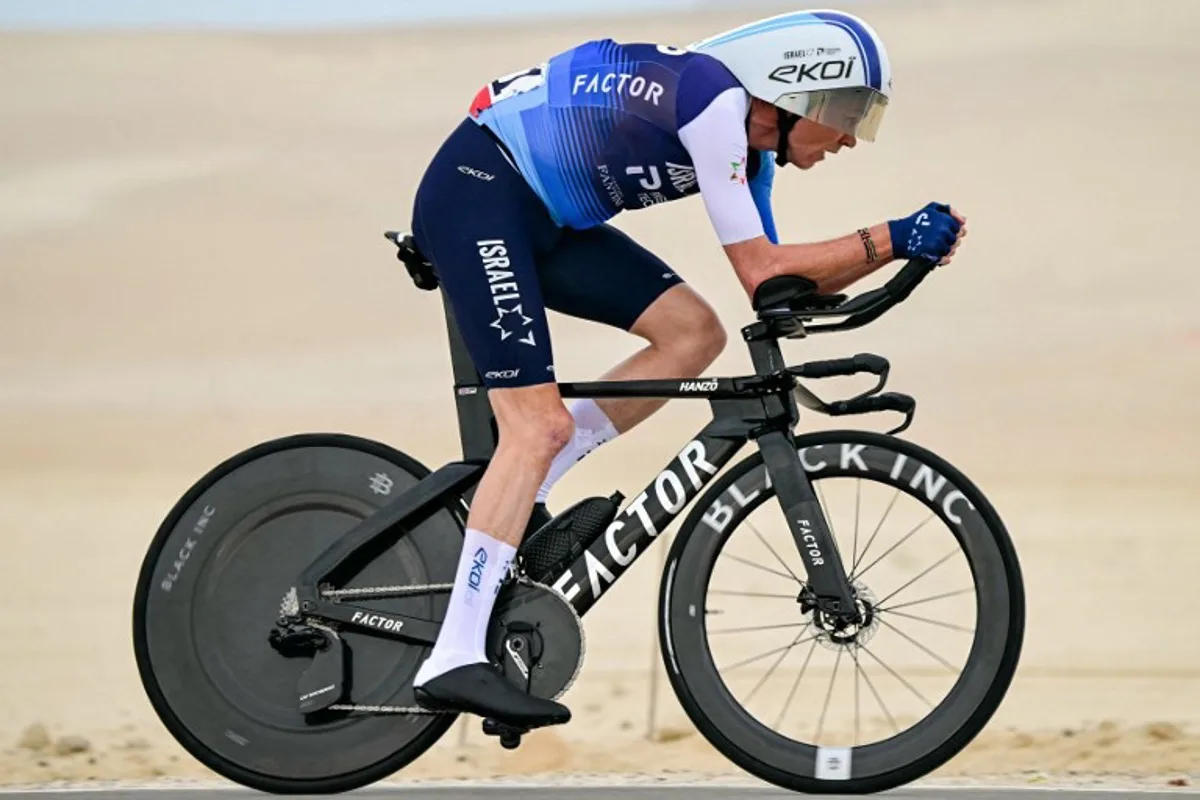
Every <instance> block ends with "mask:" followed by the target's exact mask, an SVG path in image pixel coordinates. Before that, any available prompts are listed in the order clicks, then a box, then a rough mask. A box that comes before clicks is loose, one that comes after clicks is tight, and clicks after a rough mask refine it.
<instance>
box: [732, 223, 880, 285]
mask: <svg viewBox="0 0 1200 800" xmlns="http://www.w3.org/2000/svg"><path fill="white" fill-rule="evenodd" d="M867 230H868V231H869V232H870V234H871V239H872V240H873V242H874V244H875V260H874V261H871V262H869V263H868V261H867V250H866V247H865V246H864V244H863V240H862V237H860V236H859V235H858V234H857V233H852V234H849V235H847V236H842V237H839V238H837V239H830V240H828V241H824V242H813V243H811V244H780V245H775V244H771V242H770V241H769V240H768V239H767V238H766V237H765V236H758V237H756V238H753V239H747V240H745V241H742V242H734V243H733V244H727V245H725V255H726V256H728V257H729V261H730V263H731V264H733V270H734V272H735V273H737V276H738V280H740V281H741V283H742V288H744V289H745V290H746V294H747V295H748V296H750V297H753V296H754V290H755V289H756V288H757V287H758V285H759V284H760V283H762V282H763V281H765V280H766V279H767V278H773V277H775V276H776V275H801V276H803V277H805V278H808V279H809V280H812V281H814V282H815V283H816V284H817V291H818V292H819V293H820V294H833V293H835V292H840V291H841V290H842V289H845V288H846V287H847V286H849V285H850V284H852V283H854V282H855V281H858V280H859V279H861V278H864V277H866V276H867V275H870V274H871V273H872V272H874V271H875V270H877V269H879V268H880V267H883V266H885V265H887V264H889V263H891V262H892V260H893V259H892V237H891V235H890V233H889V232H888V226H887V223H886V222H884V223H880V224H878V225H874V226H872V227H870V228H868V229H867Z"/></svg>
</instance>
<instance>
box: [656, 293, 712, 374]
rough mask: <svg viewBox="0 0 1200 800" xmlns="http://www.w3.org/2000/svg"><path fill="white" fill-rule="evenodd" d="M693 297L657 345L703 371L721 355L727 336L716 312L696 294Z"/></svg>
mask: <svg viewBox="0 0 1200 800" xmlns="http://www.w3.org/2000/svg"><path fill="white" fill-rule="evenodd" d="M694 297H695V301H694V302H693V303H691V304H690V308H689V310H688V313H687V314H685V315H683V316H681V317H679V318H678V319H677V320H676V325H675V329H674V331H673V332H672V334H671V335H670V336H668V337H665V339H664V341H663V342H660V343H658V344H659V346H664V345H665V346H666V347H668V348H671V349H674V350H678V351H681V354H682V355H684V356H686V360H687V362H688V363H689V365H690V366H692V367H694V368H695V369H704V368H705V367H707V366H708V365H709V364H711V363H712V362H714V361H716V360H717V357H718V356H719V355H721V352H722V351H723V350H724V349H725V345H726V343H727V337H726V335H725V328H724V326H722V325H721V319H720V318H719V317H718V316H717V312H716V311H714V310H713V308H712V306H710V305H709V304H708V303H707V302H705V301H704V299H703V298H702V297H700V296H699V295H695V296H694Z"/></svg>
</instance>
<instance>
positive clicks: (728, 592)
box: [708, 589, 796, 602]
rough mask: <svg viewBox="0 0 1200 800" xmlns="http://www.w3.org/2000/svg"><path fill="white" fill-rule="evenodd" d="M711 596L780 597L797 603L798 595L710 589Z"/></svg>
mask: <svg viewBox="0 0 1200 800" xmlns="http://www.w3.org/2000/svg"><path fill="white" fill-rule="evenodd" d="M708 593H709V594H725V595H735V596H737V597H780V598H783V599H784V600H791V601H792V602H795V600H796V595H794V594H771V593H770V592H735V591H733V590H732V589H709V590H708Z"/></svg>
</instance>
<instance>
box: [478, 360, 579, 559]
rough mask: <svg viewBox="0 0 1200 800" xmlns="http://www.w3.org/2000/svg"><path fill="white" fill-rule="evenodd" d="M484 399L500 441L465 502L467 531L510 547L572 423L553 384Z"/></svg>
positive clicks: (505, 391)
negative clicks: (471, 496)
mask: <svg viewBox="0 0 1200 800" xmlns="http://www.w3.org/2000/svg"><path fill="white" fill-rule="evenodd" d="M488 397H489V399H490V400H491V403H492V411H493V412H494V413H495V415H496V425H497V427H498V429H499V433H500V437H499V440H498V441H497V443H496V452H495V453H494V454H493V455H492V460H491V463H490V464H488V468H487V471H486V472H485V473H484V475H483V478H482V480H480V482H479V488H478V489H477V490H476V492H475V497H474V499H473V500H472V502H471V511H470V514H469V516H468V518H467V527H468V528H474V529H475V530H479V531H485V532H486V533H488V534H489V535H490V536H492V537H494V538H496V539H499V540H500V541H502V542H505V543H507V544H510V545H512V546H514V547H515V546H517V545H518V544H520V542H521V538H522V536H523V535H524V533H525V527H526V525H527V524H528V522H529V516H530V512H531V511H532V509H533V502H534V499H535V497H536V495H537V491H538V489H539V488H540V487H541V485H542V481H543V480H545V478H546V474H547V472H549V470H550V463H551V462H552V461H553V460H554V456H555V455H557V453H558V452H559V451H560V450H562V449H563V447H564V446H565V445H566V444H567V443H568V442H570V441H571V438H572V436H573V435H574V433H575V421H574V419H572V417H571V414H570V413H569V412H568V411H567V409H566V407H565V406H564V405H563V402H562V397H561V396H560V395H559V393H558V386H557V385H555V384H553V383H550V384H541V385H538V386H526V387H522V388H514V389H492V390H491V391H490V392H489V393H488Z"/></svg>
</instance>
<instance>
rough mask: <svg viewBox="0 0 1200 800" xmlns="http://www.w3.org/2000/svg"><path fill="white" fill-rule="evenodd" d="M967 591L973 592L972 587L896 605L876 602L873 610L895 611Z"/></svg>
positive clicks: (955, 595)
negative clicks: (884, 604)
mask: <svg viewBox="0 0 1200 800" xmlns="http://www.w3.org/2000/svg"><path fill="white" fill-rule="evenodd" d="M968 592H970V593H974V592H975V589H974V587H972V588H969V589H958V590H956V591H953V592H944V593H943V594H935V595H932V596H930V597H923V598H921V599H920V600H910V601H908V602H907V603H901V604H900V605H898V606H883V605H879V604H878V603H876V604H875V610H876V611H895V610H896V609H897V608H908V607H909V606H916V605H920V604H921V603H932V602H933V601H934V600H944V599H945V598H947V597H957V596H958V595H960V594H967V593H968ZM893 594H894V592H893ZM889 596H890V595H889Z"/></svg>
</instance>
